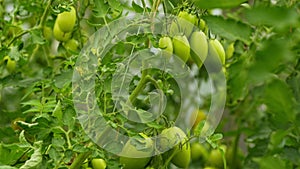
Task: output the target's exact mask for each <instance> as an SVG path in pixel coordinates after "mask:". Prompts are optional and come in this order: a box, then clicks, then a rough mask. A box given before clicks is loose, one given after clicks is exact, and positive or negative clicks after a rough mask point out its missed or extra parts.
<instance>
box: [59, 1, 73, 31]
mask: <svg viewBox="0 0 300 169" xmlns="http://www.w3.org/2000/svg"><path fill="white" fill-rule="evenodd" d="M56 22H57V24H58V26H59V29H60V30H61V31H62V32H71V31H72V30H73V28H74V26H75V22H76V10H75V8H74V7H73V6H71V10H70V11H65V12H62V13H60V14H58V15H57V18H56Z"/></svg>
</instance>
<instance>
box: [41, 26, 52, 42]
mask: <svg viewBox="0 0 300 169" xmlns="http://www.w3.org/2000/svg"><path fill="white" fill-rule="evenodd" d="M43 35H44V37H45V39H47V40H51V38H52V29H51V28H50V27H48V26H44V27H43Z"/></svg>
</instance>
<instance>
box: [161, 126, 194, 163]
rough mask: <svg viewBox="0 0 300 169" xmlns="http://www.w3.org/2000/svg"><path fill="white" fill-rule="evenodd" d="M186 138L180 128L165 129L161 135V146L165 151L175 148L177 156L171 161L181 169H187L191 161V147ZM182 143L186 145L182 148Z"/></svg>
mask: <svg viewBox="0 0 300 169" xmlns="http://www.w3.org/2000/svg"><path fill="white" fill-rule="evenodd" d="M186 138H187V137H186V135H185V133H184V132H183V131H182V130H181V129H180V128H178V127H171V128H167V129H164V130H163V131H162V132H161V135H160V146H161V147H163V148H162V149H163V150H167V149H168V148H172V147H173V151H174V153H175V155H174V156H173V158H172V160H171V161H172V163H173V164H175V165H176V166H177V167H181V168H186V167H187V166H188V165H189V163H190V160H191V154H190V153H191V147H190V143H189V142H186ZM180 143H182V144H183V143H184V145H183V146H182V147H181V146H180Z"/></svg>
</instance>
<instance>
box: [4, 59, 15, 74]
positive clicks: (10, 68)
mask: <svg viewBox="0 0 300 169" xmlns="http://www.w3.org/2000/svg"><path fill="white" fill-rule="evenodd" d="M3 61H4V62H6V69H7V71H8V72H9V73H12V72H13V71H15V69H16V61H14V60H11V59H10V57H9V56H5V57H4V58H3Z"/></svg>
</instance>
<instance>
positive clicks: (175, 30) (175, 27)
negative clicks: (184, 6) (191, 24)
mask: <svg viewBox="0 0 300 169" xmlns="http://www.w3.org/2000/svg"><path fill="white" fill-rule="evenodd" d="M169 34H170V36H171V37H173V36H177V35H180V31H179V23H178V21H177V20H175V19H174V20H173V21H172V23H171V25H170V29H169Z"/></svg>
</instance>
